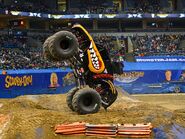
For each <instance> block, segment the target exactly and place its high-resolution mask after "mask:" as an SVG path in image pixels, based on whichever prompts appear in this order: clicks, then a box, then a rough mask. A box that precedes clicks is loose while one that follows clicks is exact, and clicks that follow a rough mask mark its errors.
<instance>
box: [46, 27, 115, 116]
mask: <svg viewBox="0 0 185 139" xmlns="http://www.w3.org/2000/svg"><path fill="white" fill-rule="evenodd" d="M43 50H44V56H45V57H46V58H47V59H49V60H52V61H64V60H65V61H67V62H69V63H70V66H71V68H72V69H73V71H74V75H75V78H76V87H75V88H73V89H71V90H70V91H69V92H68V95H67V99H66V101H67V105H68V106H69V108H70V109H71V110H73V111H76V112H77V113H79V114H89V113H96V112H98V111H99V109H100V107H101V106H103V107H104V108H105V109H107V108H108V107H109V106H110V105H111V104H112V103H113V102H114V101H115V100H116V99H117V95H118V93H117V90H116V88H115V86H114V84H113V70H112V63H111V60H110V58H109V54H108V53H107V50H106V49H105V48H104V47H103V46H101V45H99V44H95V42H94V40H93V38H92V37H91V35H90V34H89V33H88V32H87V30H86V29H85V28H84V27H83V26H81V25H80V24H76V25H73V26H72V27H71V28H70V30H68V31H60V32H57V33H55V34H54V35H52V36H50V37H48V38H47V40H46V41H45V43H44V44H43Z"/></svg>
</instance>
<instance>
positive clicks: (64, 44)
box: [48, 31, 78, 61]
mask: <svg viewBox="0 0 185 139" xmlns="http://www.w3.org/2000/svg"><path fill="white" fill-rule="evenodd" d="M48 45H49V51H50V53H51V55H52V56H53V57H54V58H56V59H57V60H59V61H60V60H66V59H69V58H71V57H73V56H74V55H75V54H76V53H77V52H78V40H77V38H76V36H75V35H73V33H71V32H69V31H60V32H57V33H55V34H54V35H53V37H52V38H50V41H49V44H48Z"/></svg>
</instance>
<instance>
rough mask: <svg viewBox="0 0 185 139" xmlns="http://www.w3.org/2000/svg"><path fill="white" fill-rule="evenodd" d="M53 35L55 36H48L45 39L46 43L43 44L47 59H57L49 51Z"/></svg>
mask: <svg viewBox="0 0 185 139" xmlns="http://www.w3.org/2000/svg"><path fill="white" fill-rule="evenodd" d="M52 37H53V36H50V37H48V38H47V39H46V40H45V42H44V44H43V55H44V58H46V59H47V60H51V61H57V59H56V58H54V57H53V56H52V55H51V53H50V51H49V42H50V40H51V39H52Z"/></svg>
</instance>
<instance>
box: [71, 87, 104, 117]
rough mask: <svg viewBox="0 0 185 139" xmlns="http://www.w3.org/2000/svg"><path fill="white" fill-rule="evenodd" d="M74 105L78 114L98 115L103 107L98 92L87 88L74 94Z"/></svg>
mask: <svg viewBox="0 0 185 139" xmlns="http://www.w3.org/2000/svg"><path fill="white" fill-rule="evenodd" d="M72 105H73V108H74V110H75V111H76V112H77V113H78V114H90V113H96V112H98V111H99V109H100V107H101V97H100V95H99V94H98V92H97V91H96V90H94V89H92V88H89V87H85V88H83V89H80V90H78V91H77V92H76V93H75V94H74V96H73V100H72Z"/></svg>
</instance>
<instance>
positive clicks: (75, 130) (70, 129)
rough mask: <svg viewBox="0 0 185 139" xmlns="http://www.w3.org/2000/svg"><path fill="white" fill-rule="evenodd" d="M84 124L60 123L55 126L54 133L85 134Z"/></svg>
mask: <svg viewBox="0 0 185 139" xmlns="http://www.w3.org/2000/svg"><path fill="white" fill-rule="evenodd" d="M85 130H86V126H85V123H83V122H75V123H72V124H61V125H57V126H55V133H57V134H59V133H60V134H63V135H72V134H85Z"/></svg>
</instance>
